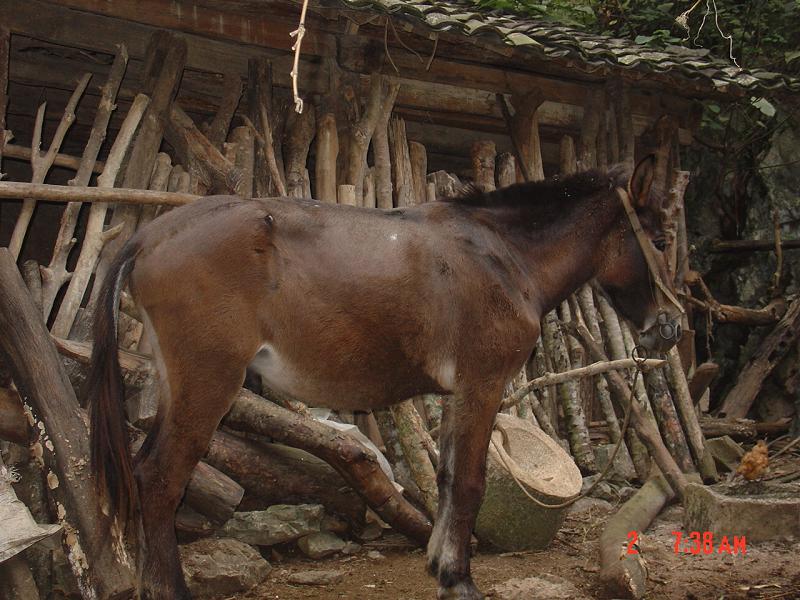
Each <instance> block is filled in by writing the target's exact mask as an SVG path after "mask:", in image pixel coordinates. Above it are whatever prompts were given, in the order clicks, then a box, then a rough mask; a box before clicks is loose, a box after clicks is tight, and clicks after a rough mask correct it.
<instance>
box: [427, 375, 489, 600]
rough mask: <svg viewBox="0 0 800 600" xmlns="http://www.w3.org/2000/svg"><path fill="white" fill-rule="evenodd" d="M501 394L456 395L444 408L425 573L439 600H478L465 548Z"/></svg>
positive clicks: (479, 498) (483, 479) (481, 488)
mask: <svg viewBox="0 0 800 600" xmlns="http://www.w3.org/2000/svg"><path fill="white" fill-rule="evenodd" d="M501 390H502V388H500V387H498V389H497V390H492V391H488V390H485V391H482V392H480V393H478V392H473V393H469V394H457V395H456V396H454V397H453V398H451V399H450V402H449V404H448V405H446V406H445V410H444V413H443V415H442V426H441V430H440V449H441V454H440V457H439V471H438V473H437V481H438V484H439V511H438V515H437V518H436V523H435V525H434V529H433V534H432V535H431V539H430V542H429V543H428V569H429V571H431V574H432V575H434V576H435V577H437V579H438V580H439V593H438V597H439V600H479V599H482V598H483V597H484V596H483V594H481V593H480V591H479V590H478V588H477V587H475V584H474V583H473V581H472V576H471V575H470V567H469V545H470V538H471V536H472V530H473V528H474V527H475V519H476V518H477V516H478V509H479V508H480V506H481V501H482V500H483V492H484V488H485V486H486V451H487V449H488V447H489V438H490V436H491V432H492V426H493V425H494V417H495V414H497V409H498V408H499V405H500V398H501Z"/></svg>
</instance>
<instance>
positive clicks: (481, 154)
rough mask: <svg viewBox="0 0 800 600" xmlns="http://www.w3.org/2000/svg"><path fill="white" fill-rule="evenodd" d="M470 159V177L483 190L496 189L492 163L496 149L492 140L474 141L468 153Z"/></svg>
mask: <svg viewBox="0 0 800 600" xmlns="http://www.w3.org/2000/svg"><path fill="white" fill-rule="evenodd" d="M470 156H471V159H472V179H473V181H474V182H475V185H476V186H477V187H478V188H479V189H481V190H483V191H484V192H490V191H492V190H494V189H496V186H495V184H494V163H495V157H496V156H497V150H496V148H495V145H494V142H474V143H473V144H472V150H471V153H470Z"/></svg>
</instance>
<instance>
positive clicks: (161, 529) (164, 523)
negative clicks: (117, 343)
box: [134, 352, 244, 600]
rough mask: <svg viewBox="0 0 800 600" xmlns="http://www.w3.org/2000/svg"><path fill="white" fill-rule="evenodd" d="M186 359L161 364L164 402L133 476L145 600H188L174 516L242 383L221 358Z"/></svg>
mask: <svg viewBox="0 0 800 600" xmlns="http://www.w3.org/2000/svg"><path fill="white" fill-rule="evenodd" d="M188 354H189V353H188V352H186V353H183V354H182V355H181V356H180V357H173V360H172V361H166V363H165V364H166V371H167V375H168V382H169V389H170V394H169V399H166V400H164V399H162V402H161V405H160V407H159V414H158V416H157V417H156V425H155V426H154V428H153V430H151V432H150V434H149V435H148V440H147V441H146V442H145V446H144V447H143V450H142V451H141V452H140V456H139V457H137V459H138V460H137V465H136V468H135V471H134V474H135V476H136V480H137V484H138V488H139V500H140V506H141V516H142V539H140V544H141V548H140V560H139V565H140V569H141V573H140V582H141V594H142V597H143V598H145V599H148V600H173V599H179V600H183V599H186V598H189V597H190V595H189V592H188V589H187V588H186V584H185V582H184V579H183V573H182V571H181V563H180V557H179V556H178V547H177V541H176V538H175V511H176V509H177V507H178V504H179V503H180V500H181V497H182V496H183V493H184V489H185V488H186V484H187V482H188V481H189V476H190V474H191V472H192V470H193V469H194V467H195V465H197V462H198V461H199V460H200V458H201V457H202V456H203V454H204V453H205V452H206V449H207V447H208V443H209V441H210V440H211V436H212V435H213V433H214V430H215V429H216V428H217V425H218V424H219V422H220V420H221V419H222V417H223V416H224V415H225V413H226V412H227V411H228V409H229V408H230V405H231V403H232V401H233V398H234V396H235V394H236V392H237V391H238V389H239V386H240V385H241V383H242V380H243V379H244V363H242V365H241V366H240V367H238V368H237V367H236V366H235V363H233V362H230V361H226V360H225V359H224V358H223V357H219V363H216V361H213V362H212V361H211V360H210V359H211V356H208V355H206V356H203V355H202V354H197V353H194V354H193V355H192V356H189V355H188ZM179 358H180V360H179ZM198 359H200V360H198ZM203 359H205V360H203ZM170 363H172V364H170ZM226 365H228V366H226ZM151 436H152V437H151Z"/></svg>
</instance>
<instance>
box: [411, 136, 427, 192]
mask: <svg viewBox="0 0 800 600" xmlns="http://www.w3.org/2000/svg"><path fill="white" fill-rule="evenodd" d="M408 155H409V157H410V159H411V181H412V183H413V187H414V204H422V203H423V202H426V201H427V196H428V192H427V189H426V188H427V178H428V153H427V151H426V150H425V146H423V145H422V144H420V143H419V142H408Z"/></svg>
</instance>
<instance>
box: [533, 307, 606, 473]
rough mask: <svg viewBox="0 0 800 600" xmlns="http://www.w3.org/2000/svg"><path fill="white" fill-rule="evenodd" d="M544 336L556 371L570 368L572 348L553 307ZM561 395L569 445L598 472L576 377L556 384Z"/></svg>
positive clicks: (544, 325)
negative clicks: (569, 349)
mask: <svg viewBox="0 0 800 600" xmlns="http://www.w3.org/2000/svg"><path fill="white" fill-rule="evenodd" d="M541 323H542V340H543V342H544V348H545V350H546V351H547V354H548V355H549V356H550V358H551V359H552V360H553V366H554V367H555V368H556V370H557V371H560V372H567V371H569V370H570V361H569V352H568V350H567V343H566V340H565V339H564V335H563V333H562V332H561V328H560V327H559V323H558V316H557V315H556V312H555V311H554V310H553V311H550V312H549V313H547V315H545V317H544V318H543V319H542V321H541ZM557 393H558V398H559V400H560V404H561V408H562V410H563V411H564V418H565V421H566V424H567V429H568V433H569V435H568V438H569V446H570V449H571V450H572V456H573V457H574V458H575V463H576V464H577V465H578V467H580V468H581V470H582V471H584V472H596V471H597V467H596V465H595V458H594V453H593V452H592V446H591V444H590V441H589V430H588V428H587V427H586V419H585V418H584V414H583V407H582V406H581V402H580V397H579V394H578V385H577V380H575V379H568V380H567V381H565V382H564V383H561V384H560V385H558V387H557Z"/></svg>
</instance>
